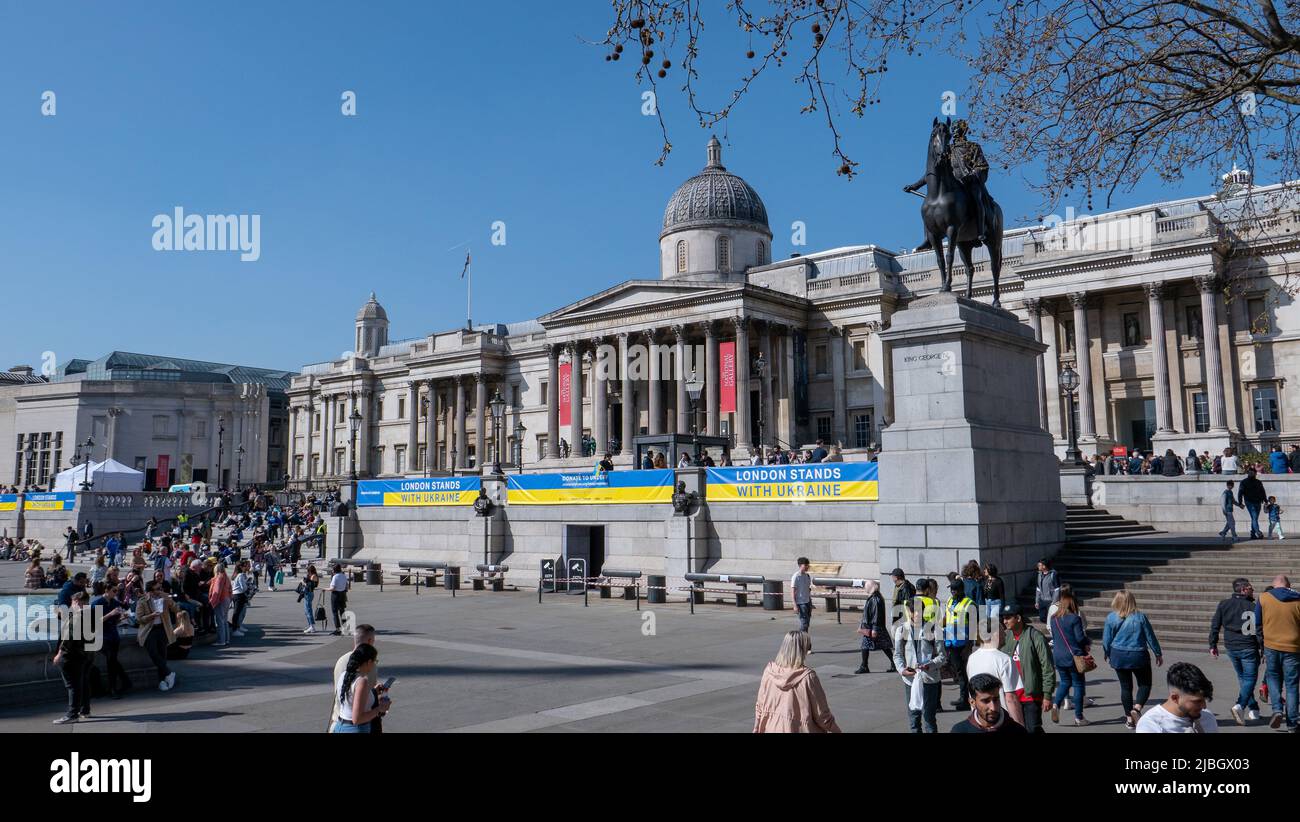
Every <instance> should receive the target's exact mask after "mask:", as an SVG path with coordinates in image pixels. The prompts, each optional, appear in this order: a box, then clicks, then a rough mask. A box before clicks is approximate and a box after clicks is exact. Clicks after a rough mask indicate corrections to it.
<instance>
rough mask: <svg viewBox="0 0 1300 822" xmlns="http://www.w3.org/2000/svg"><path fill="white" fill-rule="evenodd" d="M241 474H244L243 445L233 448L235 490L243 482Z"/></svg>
mask: <svg viewBox="0 0 1300 822" xmlns="http://www.w3.org/2000/svg"><path fill="white" fill-rule="evenodd" d="M243 474H244V446H243V445H240V446H239V447H238V448H236V449H235V490H236V491H238V490H239V486H240V485H242V484H243V483H242V477H243Z"/></svg>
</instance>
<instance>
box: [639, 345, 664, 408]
mask: <svg viewBox="0 0 1300 822" xmlns="http://www.w3.org/2000/svg"><path fill="white" fill-rule="evenodd" d="M642 333H643V334H644V335H645V344H646V353H647V355H648V357H647V358H648V359H649V360H650V363H649V364H650V379H649V385H647V386H646V390H647V391H648V392H649V394H650V400H649V404H648V413H649V415H650V420H649V423H648V425H647V426H646V430H647V432H648V433H650V434H662V433H664V382H663V374H662V373H660V372H661V371H662V368H661V366H662V363H661V362H660V359H659V356H658V354H657V352H656V351H655V346H656V345H657V342H656V338H655V330H654V329H653V328H647V329H646V330H645V331H644V332H642Z"/></svg>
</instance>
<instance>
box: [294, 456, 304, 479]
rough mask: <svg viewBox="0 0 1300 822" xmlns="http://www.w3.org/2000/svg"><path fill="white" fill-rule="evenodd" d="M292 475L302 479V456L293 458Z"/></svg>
mask: <svg viewBox="0 0 1300 822" xmlns="http://www.w3.org/2000/svg"><path fill="white" fill-rule="evenodd" d="M293 475H294V476H295V477H298V478H301V477H302V456H301V455H299V456H296V457H294V458H293Z"/></svg>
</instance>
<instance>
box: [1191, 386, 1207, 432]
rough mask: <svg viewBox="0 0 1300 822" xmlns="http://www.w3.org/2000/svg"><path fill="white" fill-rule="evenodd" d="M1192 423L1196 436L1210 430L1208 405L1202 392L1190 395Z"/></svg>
mask: <svg viewBox="0 0 1300 822" xmlns="http://www.w3.org/2000/svg"><path fill="white" fill-rule="evenodd" d="M1192 422H1193V423H1194V424H1195V427H1196V433H1198V434H1204V433H1205V432H1206V431H1209V430H1210V403H1209V401H1208V399H1207V398H1206V396H1205V394H1204V393H1203V392H1200V393H1196V394H1193V395H1192Z"/></svg>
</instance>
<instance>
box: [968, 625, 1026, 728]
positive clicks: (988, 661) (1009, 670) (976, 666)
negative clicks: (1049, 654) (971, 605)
mask: <svg viewBox="0 0 1300 822" xmlns="http://www.w3.org/2000/svg"><path fill="white" fill-rule="evenodd" d="M1000 616H1001V615H995V616H994V617H993V620H994V622H995V623H996V625H995V627H993V629H992V635H991V636H989V635H987V634H989V632H990V630H989V624H988V623H987V621H986V618H985V616H984V614H983V608H982V607H981V613H980V625H979V631H980V645H979V647H978V648H976V649H975V650H974V651H972V652H971V655H970V656H969V657H968V658H967V660H966V679H967V680H968V681H969V680H970V679H973V678H974V677H975V675H976V674H988V675H989V676H991V677H994V678H995V679H997V680H998V681H999V682H1001V683H1002V707H1003V708H1005V709H1006V712H1007V715H1008V716H1010V717H1011V718H1012V719H1014V720H1015V721H1016V722H1018V723H1020V724H1021V725H1023V724H1025V716H1024V713H1023V712H1022V711H1021V710H1020V696H1019V691H1020V689H1021V688H1023V687H1024V686H1023V685H1021V683H1020V674H1019V673H1017V672H1016V664H1015V663H1014V662H1012V661H1011V656H1010V655H1009V654H1006V653H1004V652H1003V651H1002V650H1000V649H1001V647H1002V640H1003V637H1004V631H1003V628H1002V620H1001V618H1000Z"/></svg>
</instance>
